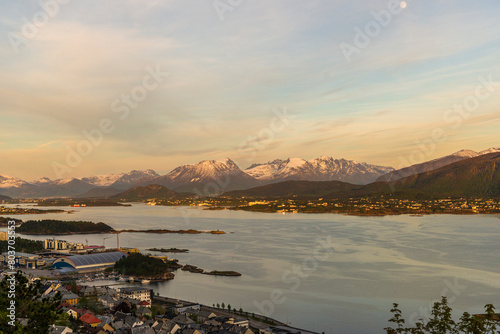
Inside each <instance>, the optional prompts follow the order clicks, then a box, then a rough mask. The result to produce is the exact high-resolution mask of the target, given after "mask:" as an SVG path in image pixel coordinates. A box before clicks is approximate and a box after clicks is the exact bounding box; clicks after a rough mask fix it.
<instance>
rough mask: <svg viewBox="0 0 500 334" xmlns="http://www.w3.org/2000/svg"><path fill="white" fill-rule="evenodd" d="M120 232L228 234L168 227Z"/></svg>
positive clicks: (120, 231) (122, 231) (121, 231)
mask: <svg viewBox="0 0 500 334" xmlns="http://www.w3.org/2000/svg"><path fill="white" fill-rule="evenodd" d="M117 232H119V233H157V234H165V233H177V234H201V233H208V234H226V232H224V231H219V230H217V231H198V230H193V229H189V230H167V229H156V230H132V229H129V230H118V231H117Z"/></svg>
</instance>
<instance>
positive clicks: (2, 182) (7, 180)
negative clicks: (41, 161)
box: [0, 175, 29, 188]
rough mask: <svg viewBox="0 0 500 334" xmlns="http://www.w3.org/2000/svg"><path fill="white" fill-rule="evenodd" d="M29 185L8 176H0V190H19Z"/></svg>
mask: <svg viewBox="0 0 500 334" xmlns="http://www.w3.org/2000/svg"><path fill="white" fill-rule="evenodd" d="M28 184H29V183H28V182H26V181H23V180H21V179H18V178H17V177H12V176H8V175H0V188H19V187H22V186H25V185H28Z"/></svg>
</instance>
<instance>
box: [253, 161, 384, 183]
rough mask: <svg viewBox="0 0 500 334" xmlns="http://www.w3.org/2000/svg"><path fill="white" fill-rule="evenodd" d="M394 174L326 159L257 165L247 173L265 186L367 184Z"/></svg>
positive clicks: (356, 163)
mask: <svg viewBox="0 0 500 334" xmlns="http://www.w3.org/2000/svg"><path fill="white" fill-rule="evenodd" d="M393 170H394V169H393V168H392V167H384V166H377V165H370V164H367V163H358V162H356V161H352V160H345V159H333V158H332V157H328V156H324V155H323V156H321V157H319V158H316V159H312V160H308V161H306V160H304V159H301V158H288V159H286V160H280V159H277V160H274V161H270V162H268V163H265V164H254V165H252V166H250V167H249V168H247V169H246V170H245V172H246V173H247V174H248V175H250V176H252V177H254V178H256V179H258V180H261V181H265V182H280V181H285V180H308V181H334V180H337V181H344V182H350V183H356V184H367V183H370V182H373V181H375V180H376V179H377V178H378V177H379V176H381V175H383V174H385V173H388V172H390V171H393Z"/></svg>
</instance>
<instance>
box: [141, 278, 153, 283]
mask: <svg viewBox="0 0 500 334" xmlns="http://www.w3.org/2000/svg"><path fill="white" fill-rule="evenodd" d="M149 282H151V281H150V280H148V279H143V280H142V281H141V283H142V284H148V283H149Z"/></svg>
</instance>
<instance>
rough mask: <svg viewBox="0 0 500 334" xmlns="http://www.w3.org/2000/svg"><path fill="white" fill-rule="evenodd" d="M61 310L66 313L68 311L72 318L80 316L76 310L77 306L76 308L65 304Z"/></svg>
mask: <svg viewBox="0 0 500 334" xmlns="http://www.w3.org/2000/svg"><path fill="white" fill-rule="evenodd" d="M61 310H62V311H63V312H64V313H67V314H68V315H69V316H70V317H71V318H74V319H76V318H78V312H76V308H74V307H73V306H70V307H66V306H63V307H62V308H61Z"/></svg>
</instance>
